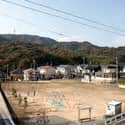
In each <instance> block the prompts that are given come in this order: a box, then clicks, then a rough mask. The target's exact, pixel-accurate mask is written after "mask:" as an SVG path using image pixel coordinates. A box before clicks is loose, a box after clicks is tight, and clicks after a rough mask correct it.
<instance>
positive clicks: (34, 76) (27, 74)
mask: <svg viewBox="0 0 125 125" xmlns="http://www.w3.org/2000/svg"><path fill="white" fill-rule="evenodd" d="M23 73H24V75H23V76H24V80H30V81H36V80H39V78H40V73H39V71H37V70H36V69H33V68H29V69H26V70H24V71H23Z"/></svg>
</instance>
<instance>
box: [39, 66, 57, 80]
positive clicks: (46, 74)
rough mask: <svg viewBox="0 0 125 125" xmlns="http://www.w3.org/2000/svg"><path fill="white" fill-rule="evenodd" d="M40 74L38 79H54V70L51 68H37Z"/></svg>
mask: <svg viewBox="0 0 125 125" xmlns="http://www.w3.org/2000/svg"><path fill="white" fill-rule="evenodd" d="M37 70H38V72H39V73H40V79H41V80H42V79H54V78H55V76H56V69H55V68H54V67H52V66H40V67H38V68H37Z"/></svg>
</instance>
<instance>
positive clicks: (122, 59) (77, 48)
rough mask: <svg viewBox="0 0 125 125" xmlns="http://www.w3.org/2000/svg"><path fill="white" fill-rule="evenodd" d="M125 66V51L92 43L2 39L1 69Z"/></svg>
mask: <svg viewBox="0 0 125 125" xmlns="http://www.w3.org/2000/svg"><path fill="white" fill-rule="evenodd" d="M116 56H118V60H119V63H120V64H124V63H125V47H119V48H109V47H99V46H96V45H93V44H91V43H90V42H87V41H85V42H81V43H80V42H77V41H72V42H58V41H56V40H53V39H51V38H46V37H39V36H34V35H10V34H7V35H6V34H5V35H0V68H1V69H6V66H7V64H9V66H10V69H13V68H15V67H22V68H28V67H31V66H32V63H33V60H34V59H35V60H36V62H37V65H43V64H44V65H45V64H53V65H59V64H81V63H82V62H83V57H86V63H92V64H108V63H115V57H116Z"/></svg>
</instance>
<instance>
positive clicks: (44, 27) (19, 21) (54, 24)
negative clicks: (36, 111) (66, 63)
mask: <svg viewBox="0 0 125 125" xmlns="http://www.w3.org/2000/svg"><path fill="white" fill-rule="evenodd" d="M9 1H12V2H16V3H18V4H22V5H25V6H28V7H32V8H34V9H38V10H40V11H44V12H48V13H51V14H55V15H59V16H61V17H64V18H69V19H70V20H74V21H77V22H80V23H82V25H81V24H80V23H79V24H78V23H75V22H70V21H67V20H63V19H60V18H56V17H54V16H49V15H46V14H43V13H40V12H35V11H32V10H29V9H26V8H22V7H18V6H15V5H12V4H9V3H6V2H4V1H3V0H0V34H32V35H39V36H44V37H50V38H53V39H55V40H58V41H67V42H68V41H79V42H83V41H89V42H91V43H92V44H95V45H98V46H110V47H118V46H125V14H124V12H125V0H30V1H34V2H36V3H39V4H44V5H47V6H50V7H53V8H56V9H59V10H62V11H66V12H69V13H72V14H74V15H77V16H80V17H84V18H88V19H90V20H92V21H97V22H100V23H103V24H105V25H110V26H113V27H116V28H117V29H115V30H113V29H112V28H109V27H105V26H102V25H97V24H94V23H91V22H88V21H86V20H83V19H78V18H75V17H72V16H69V15H65V14H62V13H59V12H55V11H53V10H50V9H47V8H44V7H41V6H37V5H34V4H31V3H28V2H26V1H25V0H9ZM83 24H87V25H91V26H92V27H99V28H101V29H99V30H98V29H95V28H92V27H88V26H86V25H83ZM102 29H105V30H106V31H104V30H102ZM120 29H121V30H122V31H121V30H120ZM107 30H108V31H112V32H113V33H112V32H108V31H107ZM114 32H115V33H114Z"/></svg>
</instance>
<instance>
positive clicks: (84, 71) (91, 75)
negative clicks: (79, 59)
mask: <svg viewBox="0 0 125 125" xmlns="http://www.w3.org/2000/svg"><path fill="white" fill-rule="evenodd" d="M79 67H80V68H79ZM79 67H77V68H79V69H81V71H80V72H81V77H82V78H81V81H82V82H87V83H89V82H91V81H92V80H93V79H95V73H96V72H98V71H100V70H101V67H100V65H92V64H82V65H79Z"/></svg>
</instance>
